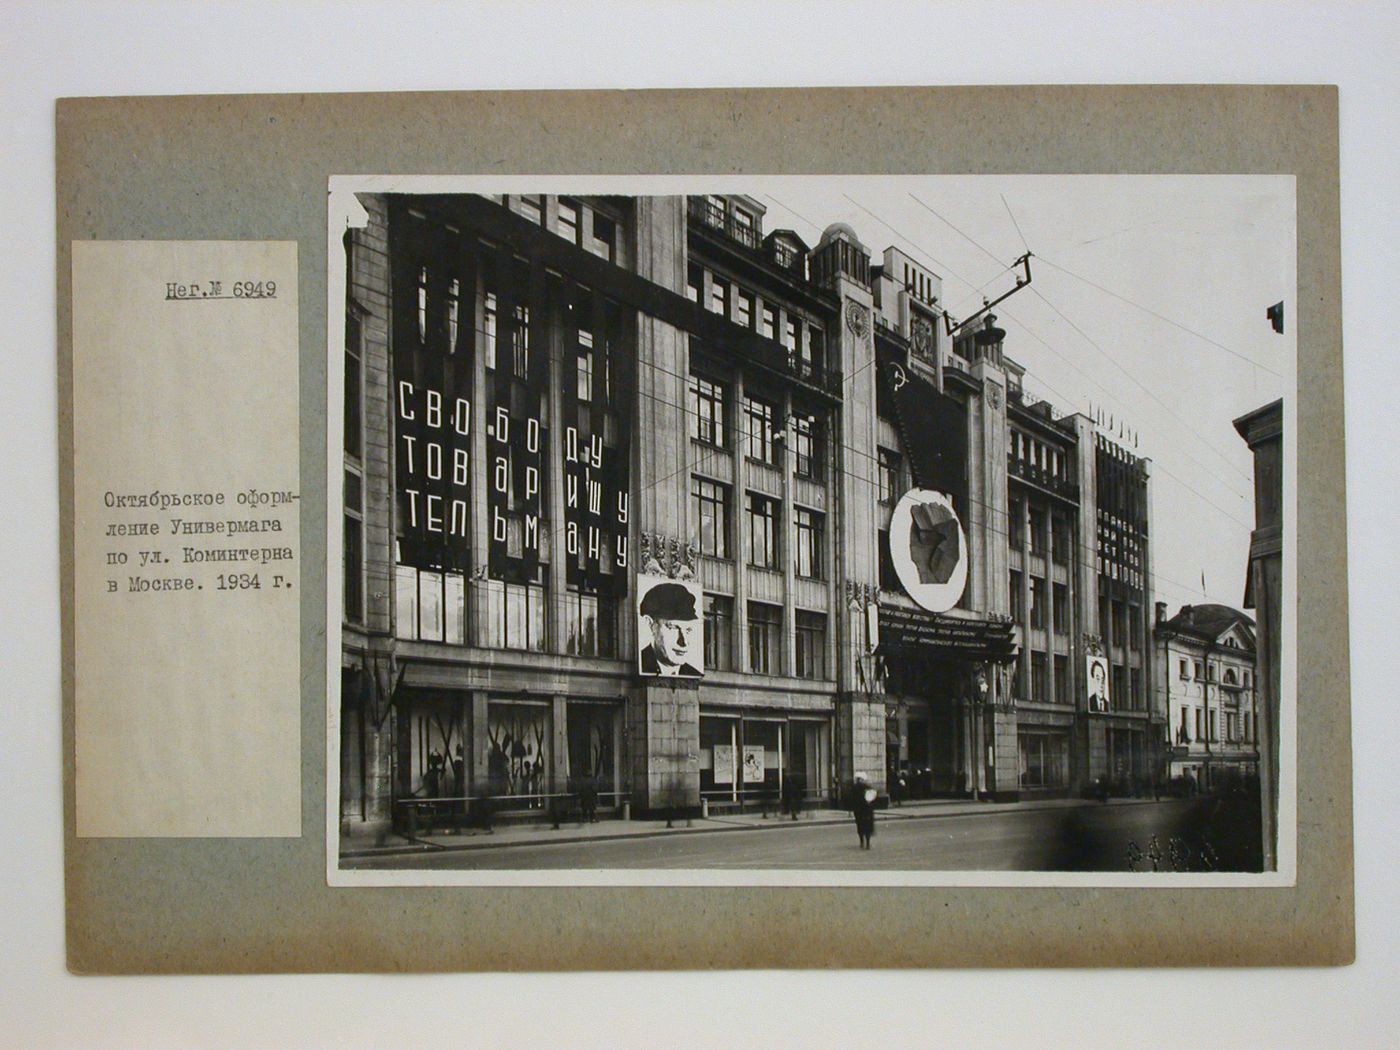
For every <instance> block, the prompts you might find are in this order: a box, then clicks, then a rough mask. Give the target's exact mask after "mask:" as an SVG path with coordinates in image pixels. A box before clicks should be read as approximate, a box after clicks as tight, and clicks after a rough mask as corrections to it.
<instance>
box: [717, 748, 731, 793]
mask: <svg viewBox="0 0 1400 1050" xmlns="http://www.w3.org/2000/svg"><path fill="white" fill-rule="evenodd" d="M714 765H715V783H716V784H732V783H734V745H733V744H716V745H715V762H714Z"/></svg>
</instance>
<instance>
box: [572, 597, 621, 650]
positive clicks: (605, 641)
mask: <svg viewBox="0 0 1400 1050" xmlns="http://www.w3.org/2000/svg"><path fill="white" fill-rule="evenodd" d="M564 651H565V652H566V653H569V654H571V655H573V656H616V655H617V603H616V602H615V601H614V600H613V599H612V598H609V597H605V596H600V595H597V594H584V593H582V592H580V591H576V590H572V589H570V590H569V591H568V593H567V594H565V595H564Z"/></svg>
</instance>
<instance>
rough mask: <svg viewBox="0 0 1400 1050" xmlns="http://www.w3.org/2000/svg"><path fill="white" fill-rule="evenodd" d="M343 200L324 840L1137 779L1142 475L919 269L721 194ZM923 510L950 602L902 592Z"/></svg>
mask: <svg viewBox="0 0 1400 1050" xmlns="http://www.w3.org/2000/svg"><path fill="white" fill-rule="evenodd" d="M360 201H361V203H362V205H363V206H364V208H365V210H366V212H367V214H368V223H367V225H366V226H365V227H364V228H363V229H356V230H352V231H350V232H349V234H347V237H346V248H347V258H348V274H349V278H348V289H347V297H346V347H345V355H346V356H345V361H346V389H345V420H346V433H345V458H346V470H345V490H344V491H345V510H344V525H343V527H344V552H345V588H344V593H345V619H344V636H343V637H344V641H343V647H342V648H343V659H342V682H341V685H342V696H343V702H342V719H341V729H342V732H341V751H342V754H341V784H342V798H341V803H342V825H343V827H345V828H346V829H355V828H366V827H374V826H382V825H383V824H384V823H385V822H387V821H389V820H391V819H394V820H402V819H404V818H405V817H406V815H407V814H408V813H409V812H411V811H414V810H420V811H421V810H423V809H430V810H432V812H433V813H434V814H441V813H444V812H458V811H462V810H465V811H467V812H470V811H471V810H472V808H473V807H474V806H477V805H479V802H478V801H477V800H479V799H481V798H484V797H491V798H492V799H493V800H494V801H493V803H492V807H493V808H494V809H496V810H497V811H499V810H501V809H506V810H517V811H520V812H521V813H524V814H528V813H529V812H530V811H531V810H543V809H544V808H545V807H547V805H548V804H549V801H548V800H549V797H550V796H552V795H559V794H564V793H569V792H573V791H576V790H577V789H578V788H579V786H580V785H582V784H584V783H592V784H594V785H595V786H596V787H597V788H598V790H599V792H600V797H601V803H602V808H604V809H607V808H609V807H620V806H621V804H622V803H623V802H624V801H625V802H628V803H630V805H631V807H632V810H633V812H654V811H674V810H676V809H681V810H691V809H694V808H698V806H699V805H700V802H701V800H702V799H703V800H705V801H707V802H708V803H709V804H710V805H711V806H712V807H722V806H744V805H758V804H768V803H771V801H772V800H773V799H774V798H775V797H776V796H777V795H778V793H779V792H781V791H782V790H784V788H789V787H791V785H792V784H793V783H794V782H797V783H799V784H800V785H801V786H802V788H803V789H804V790H805V792H806V794H807V795H808V796H809V797H812V798H818V799H834V798H836V797H837V796H838V795H839V793H840V792H842V791H843V790H844V789H845V788H846V787H847V786H849V784H850V782H851V780H852V778H853V776H854V774H855V773H856V772H864V773H866V774H867V776H869V778H870V779H871V780H872V782H874V783H875V784H876V786H877V787H879V788H880V789H881V790H884V789H885V788H886V786H887V777H888V776H889V775H890V774H892V773H894V772H898V771H904V772H905V774H906V779H907V780H909V781H911V782H912V783H911V790H914V791H917V792H919V793H924V794H935V793H936V794H950V795H953V794H976V795H978V796H979V797H980V796H982V795H992V796H995V797H1001V798H1015V797H1018V796H1020V795H1021V794H1023V793H1046V792H1049V793H1066V792H1071V791H1078V790H1080V789H1082V788H1083V787H1084V786H1085V785H1086V784H1087V783H1088V782H1090V781H1091V780H1094V779H1096V778H1098V777H1107V778H1109V779H1111V780H1112V781H1114V782H1115V783H1116V784H1118V785H1120V786H1121V787H1124V788H1128V787H1132V786H1141V784H1142V783H1144V782H1146V781H1147V780H1149V779H1151V778H1152V777H1153V776H1154V775H1155V770H1156V762H1157V760H1158V754H1157V751H1156V750H1155V746H1156V745H1155V742H1156V741H1158V740H1160V739H1162V737H1163V735H1164V731H1163V730H1162V728H1161V724H1162V723H1163V722H1164V720H1165V711H1164V710H1162V711H1155V710H1152V709H1150V705H1149V690H1147V689H1146V688H1145V683H1146V682H1147V681H1148V680H1149V679H1150V675H1151V647H1150V644H1149V636H1148V631H1149V627H1148V626H1147V623H1146V617H1145V616H1144V610H1145V609H1148V608H1151V584H1150V580H1151V575H1150V571H1149V558H1148V521H1147V507H1148V476H1147V461H1146V460H1142V459H1138V458H1137V457H1135V456H1134V455H1132V454H1131V453H1130V452H1128V451H1127V450H1126V449H1124V448H1123V447H1121V446H1120V445H1119V444H1117V443H1115V442H1114V441H1112V440H1110V438H1109V437H1108V436H1107V435H1106V434H1103V433H1100V432H1098V428H1096V427H1095V426H1094V424H1093V423H1092V422H1091V421H1090V420H1089V419H1087V418H1086V417H1084V416H1081V415H1075V416H1069V417H1060V416H1058V415H1057V413H1056V412H1055V411H1054V410H1053V409H1052V408H1051V407H1050V406H1049V405H1046V404H1044V403H1032V402H1030V400H1029V399H1028V398H1027V397H1026V396H1025V395H1024V393H1023V391H1022V386H1021V379H1022V371H1023V370H1022V369H1021V368H1020V366H1018V365H1016V364H1015V363H1014V362H1012V361H1011V360H1010V359H1009V358H1006V357H1005V356H1004V354H1003V350H1002V340H1003V337H1004V335H1005V333H1004V332H1002V331H1001V330H1000V329H998V328H996V327H995V318H993V317H991V316H990V315H986V316H984V317H982V318H979V319H978V321H977V323H976V324H975V325H971V326H968V328H967V329H966V330H963V331H960V332H958V333H957V334H956V336H955V337H954V338H952V339H950V338H949V337H948V334H947V332H946V331H944V330H943V328H944V327H945V326H944V318H943V314H942V312H941V308H940V306H939V302H938V300H939V296H940V294H941V289H940V281H939V279H938V277H937V276H936V275H934V274H932V273H931V272H929V271H928V270H927V269H925V268H923V267H920V266H917V265H916V264H915V263H914V262H913V260H912V259H910V258H909V257H908V256H907V255H905V254H903V253H902V252H900V251H898V250H897V249H894V248H891V249H889V250H888V251H887V252H886V253H885V255H884V257H883V260H882V261H881V263H880V264H879V265H876V266H873V267H872V266H871V264H870V256H869V253H868V251H867V249H866V248H865V247H864V246H863V245H862V244H861V243H860V241H859V240H858V238H857V237H856V235H855V233H854V231H852V230H851V229H850V228H849V227H846V226H843V225H840V224H836V225H833V226H831V227H830V228H828V229H827V231H826V232H825V233H824V234H823V236H822V237H821V239H820V242H819V243H818V244H817V245H816V246H815V247H811V246H809V245H807V244H806V243H805V242H804V241H803V240H802V239H801V238H800V237H798V236H797V235H796V234H795V233H793V232H792V231H790V230H775V231H771V232H767V233H765V232H764V229H763V220H764V207H763V205H762V204H761V203H760V202H758V201H757V200H755V199H753V198H751V197H746V196H742V195H726V196H703V197H691V198H680V197H669V198H668V197H648V198H621V197H572V198H571V197H554V196H530V195H511V196H505V197H483V196H472V195H458V196H426V195H424V196H410V195H402V194H364V195H361V196H360ZM913 485H917V486H919V487H922V488H926V489H935V490H937V491H938V492H941V493H946V494H947V495H948V497H949V499H950V501H951V505H952V506H953V507H954V508H955V510H956V513H957V515H958V518H959V519H960V520H961V523H962V527H963V529H964V531H965V536H966V552H965V554H966V562H967V566H968V576H967V585H966V588H965V590H964V591H963V592H962V596H961V598H960V600H959V602H958V607H957V608H954V609H952V610H950V611H948V612H946V613H944V614H934V613H929V612H925V611H924V610H922V609H920V608H919V607H918V606H916V605H915V603H914V602H913V601H911V600H909V598H908V596H907V595H906V594H904V592H903V590H902V589H901V587H900V586H899V584H898V582H897V581H894V580H892V579H891V577H890V567H889V562H890V558H889V550H888V541H887V538H886V530H887V529H888V528H889V523H890V519H891V513H892V506H893V505H894V503H895V502H896V501H897V500H898V499H899V497H900V496H901V495H902V494H903V493H904V492H905V490H906V489H908V488H910V487H911V486H913ZM639 576H644V577H646V578H647V580H648V582H647V584H646V586H647V587H652V586H655V579H657V578H663V579H664V578H669V579H671V580H673V581H675V582H677V583H681V584H683V585H684V588H688V589H689V590H690V591H692V592H693V593H694V595H695V597H694V599H693V600H691V599H686V598H685V597H684V596H683V595H681V594H680V589H676V588H672V589H671V592H670V593H671V594H672V599H670V600H668V601H669V605H670V607H672V608H673V612H674V609H677V608H687V609H688V608H689V606H690V605H693V606H694V607H695V608H694V613H695V615H696V618H697V619H699V620H703V631H702V632H700V635H701V636H702V638H703V642H702V648H703V652H700V653H692V654H690V656H689V657H688V658H687V660H686V663H687V665H690V664H693V663H694V661H695V660H696V659H702V662H703V668H702V670H703V677H702V678H700V679H698V680H697V679H693V678H691V679H687V678H685V677H669V678H667V677H661V676H657V675H652V674H649V673H642V667H643V666H646V665H644V664H639V657H638V653H639V651H640V649H641V648H642V647H645V646H649V643H652V642H653V639H654V638H656V636H657V632H659V631H660V630H662V629H663V628H662V627H660V626H658V621H657V618H656V617H642V616H639V615H638V608H637V595H638V592H639V589H640V588H639ZM658 608H659V606H658ZM643 611H645V610H643ZM655 644H658V645H659V644H660V643H655ZM1091 659H1102V660H1103V661H1104V664H1105V667H1106V668H1107V674H1106V676H1105V677H1106V679H1107V681H1108V686H1109V689H1108V697H1107V700H1106V702H1105V703H1104V704H1103V705H1101V707H1102V709H1095V710H1091V709H1090V703H1089V679H1088V670H1087V669H1088V666H1089V661H1090V660H1091ZM652 666H654V664H653V665H652Z"/></svg>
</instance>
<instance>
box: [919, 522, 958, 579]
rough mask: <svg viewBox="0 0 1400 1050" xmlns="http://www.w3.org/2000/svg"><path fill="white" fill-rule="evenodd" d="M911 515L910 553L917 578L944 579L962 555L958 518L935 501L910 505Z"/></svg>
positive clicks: (951, 572) (947, 577)
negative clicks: (916, 571)
mask: <svg viewBox="0 0 1400 1050" xmlns="http://www.w3.org/2000/svg"><path fill="white" fill-rule="evenodd" d="M910 515H911V518H912V522H911V527H910V529H909V557H910V560H912V561H913V563H914V567H915V569H917V570H918V573H919V582H920V583H934V584H945V583H947V582H948V581H949V580H950V579H952V576H953V570H954V569H956V568H957V567H958V562H959V560H960V558H961V557H962V530H961V529H960V528H958V519H957V518H956V517H954V516H953V512H952V511H951V510H949V509H948V508H947V507H945V506H943V505H942V504H938V503H920V504H917V505H915V506H914V507H911V508H910Z"/></svg>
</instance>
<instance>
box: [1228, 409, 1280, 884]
mask: <svg viewBox="0 0 1400 1050" xmlns="http://www.w3.org/2000/svg"><path fill="white" fill-rule="evenodd" d="M1235 430H1236V431H1238V432H1239V435H1240V437H1242V438H1244V440H1245V442H1246V443H1248V445H1249V448H1250V451H1252V452H1253V453H1254V531H1253V533H1252V534H1251V536H1250V541H1249V576H1248V579H1247V582H1246V583H1245V592H1244V604H1245V606H1246V607H1247V608H1250V609H1253V610H1255V612H1256V613H1257V614H1258V616H1259V637H1258V661H1257V664H1256V671H1255V677H1256V680H1257V681H1258V692H1259V698H1258V719H1257V724H1258V735H1259V741H1260V743H1259V788H1260V796H1261V797H1260V804H1261V807H1262V809H1263V813H1264V831H1263V834H1264V870H1265V871H1273V870H1274V869H1276V868H1277V866H1278V791H1279V767H1278V763H1279V704H1280V696H1281V692H1280V689H1281V684H1282V683H1281V661H1282V656H1281V654H1280V646H1281V645H1282V644H1283V401H1282V400H1279V401H1274V402H1272V403H1271V404H1267V405H1265V406H1263V407H1262V408H1257V409H1255V410H1254V411H1253V412H1249V413H1247V414H1245V415H1243V416H1240V418H1239V419H1237V420H1235Z"/></svg>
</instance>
